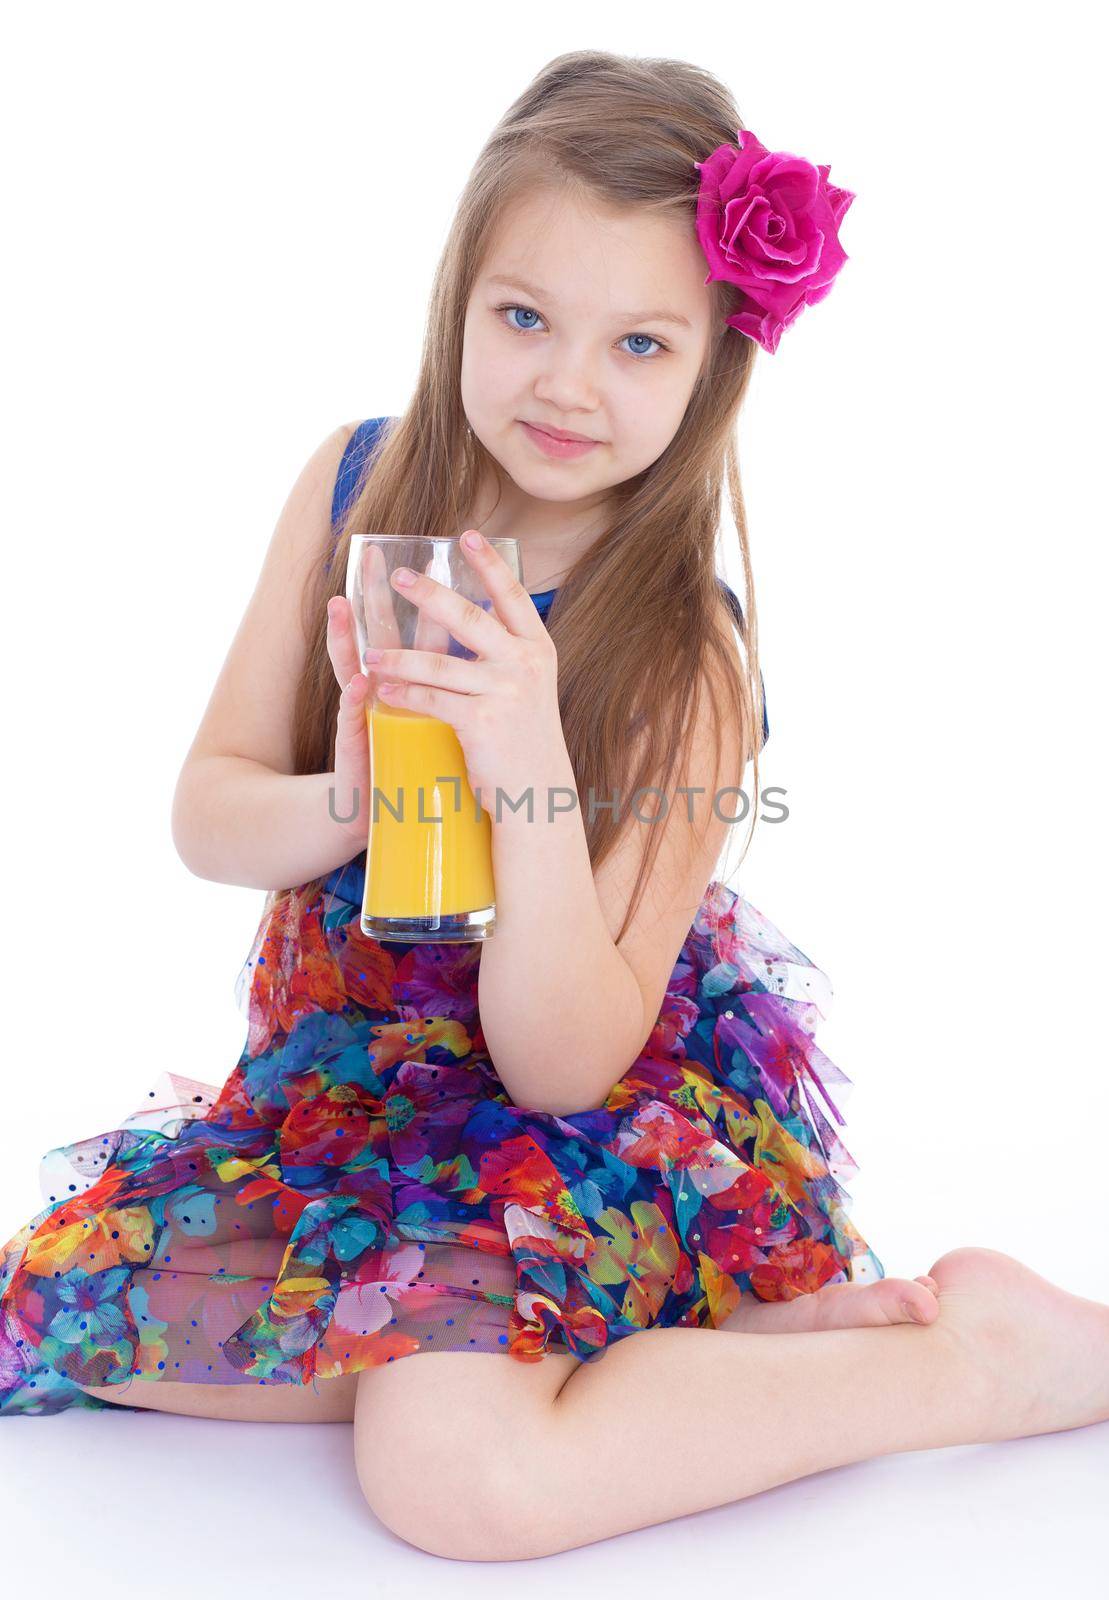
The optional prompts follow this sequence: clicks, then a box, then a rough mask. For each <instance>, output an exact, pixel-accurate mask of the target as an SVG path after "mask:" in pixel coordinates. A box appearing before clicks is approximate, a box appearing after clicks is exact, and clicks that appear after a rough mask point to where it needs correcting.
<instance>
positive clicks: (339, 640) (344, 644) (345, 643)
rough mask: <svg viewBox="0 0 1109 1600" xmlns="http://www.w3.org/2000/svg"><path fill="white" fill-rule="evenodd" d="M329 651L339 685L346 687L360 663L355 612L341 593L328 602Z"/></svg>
mask: <svg viewBox="0 0 1109 1600" xmlns="http://www.w3.org/2000/svg"><path fill="white" fill-rule="evenodd" d="M327 653H328V656H329V657H330V658H331V665H332V668H333V669H334V672H335V677H336V680H337V681H338V683H339V686H340V687H341V688H342V687H345V686H346V685H347V684H348V683H349V682H350V680H351V678H353V677H354V674H355V673H356V672H358V671H360V664H359V660H358V639H357V637H356V635H355V631H354V614H353V612H352V610H351V606H350V601H349V600H347V599H345V598H344V596H343V595H341V594H337V595H333V596H332V598H331V599H330V600H329V601H328V602H327Z"/></svg>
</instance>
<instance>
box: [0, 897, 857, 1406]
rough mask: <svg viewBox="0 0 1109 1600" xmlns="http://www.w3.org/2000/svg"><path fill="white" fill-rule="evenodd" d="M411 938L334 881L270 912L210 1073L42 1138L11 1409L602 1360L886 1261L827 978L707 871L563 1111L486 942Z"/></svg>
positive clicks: (9, 1290)
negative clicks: (625, 1016)
mask: <svg viewBox="0 0 1109 1600" xmlns="http://www.w3.org/2000/svg"><path fill="white" fill-rule="evenodd" d="M401 948H405V947H396V946H392V947H391V946H390V945H389V944H387V943H376V942H375V941H372V940H369V939H367V938H365V936H364V935H363V934H362V933H361V931H360V929H359V925H358V907H357V905H355V904H353V903H351V902H350V901H348V900H345V899H343V898H340V897H339V896H337V895H335V894H329V893H324V894H322V895H320V896H318V897H317V898H316V900H315V901H314V902H313V903H312V904H310V905H309V906H308V907H307V908H306V909H305V911H304V913H303V915H301V916H300V917H295V916H293V914H292V913H291V910H290V907H289V905H288V903H283V904H279V905H278V906H277V907H276V908H275V909H274V911H273V912H271V913H269V914H267V915H266V916H265V917H263V920H262V923H261V925H260V926H259V929H258V933H257V936H256V938H255V941H254V945H253V948H252V950H251V952H250V955H249V957H248V959H247V961H246V964H245V965H244V967H243V969H242V972H241V974H240V977H239V982H238V986H237V994H238V998H239V1002H240V1005H241V1007H242V1010H243V1012H244V1014H245V1017H246V1020H247V1024H248V1036H247V1041H246V1045H245V1048H244V1050H243V1053H242V1056H241V1057H240V1059H239V1061H238V1063H237V1065H236V1066H235V1069H234V1071H233V1072H232V1073H231V1076H230V1077H229V1078H228V1079H227V1081H226V1083H224V1084H223V1086H222V1088H218V1087H217V1086H215V1085H212V1084H209V1083H206V1082H204V1081H203V1080H199V1079H198V1080H193V1079H185V1078H180V1077H173V1076H169V1075H163V1076H162V1078H161V1079H159V1081H158V1083H157V1084H155V1085H154V1087H153V1089H152V1090H151V1091H150V1095H149V1096H148V1103H147V1105H145V1106H144V1107H141V1108H140V1109H139V1110H138V1111H136V1112H135V1113H134V1114H133V1115H132V1116H131V1117H129V1118H127V1119H126V1120H125V1121H124V1122H123V1123H122V1124H121V1125H120V1126H119V1127H118V1128H115V1129H112V1130H110V1131H108V1132H106V1133H101V1134H97V1135H94V1136H92V1137H90V1138H87V1139H83V1140H79V1141H77V1142H75V1143H73V1144H69V1145H63V1146H60V1147H59V1148H58V1149H56V1150H53V1151H51V1152H49V1153H48V1154H47V1155H46V1156H45V1157H44V1158H43V1161H42V1164H41V1169H40V1177H41V1181H42V1188H43V1196H44V1199H45V1200H46V1201H47V1204H46V1206H45V1208H44V1209H43V1210H42V1211H40V1212H39V1214H38V1215H37V1216H36V1217H34V1218H33V1219H32V1220H31V1221H30V1222H29V1223H27V1224H26V1226H25V1227H23V1228H22V1229H20V1230H19V1232H18V1233H17V1234H16V1235H15V1236H14V1238H12V1239H11V1240H10V1241H9V1242H8V1244H7V1246H6V1247H5V1249H4V1253H3V1256H2V1258H0V1313H2V1320H0V1412H19V1411H22V1412H32V1413H35V1412H45V1411H56V1410H60V1409H62V1408H63V1407H64V1406H68V1405H86V1406H100V1405H102V1404H104V1402H103V1401H101V1400H99V1399H97V1398H96V1397H95V1396H90V1395H87V1394H86V1393H85V1391H84V1390H83V1389H82V1388H80V1387H79V1385H81V1384H90V1385H103V1384H110V1385H112V1386H113V1387H115V1386H117V1385H118V1386H120V1396H119V1398H120V1402H121V1403H124V1404H125V1403H126V1386H127V1385H128V1384H129V1383H130V1382H131V1381H132V1380H134V1381H144V1380H145V1381H159V1380H162V1379H169V1380H171V1381H177V1382H193V1383H219V1384H231V1383H244V1382H249V1383H271V1384H272V1383H308V1382H313V1381H315V1380H320V1379H326V1378H330V1377H335V1376H337V1375H339V1374H341V1373H350V1372H357V1371H360V1370H362V1369H364V1368H366V1367H368V1366H371V1365H376V1364H378V1363H381V1362H384V1361H392V1360H396V1359H399V1358H402V1357H404V1356H407V1355H411V1354H417V1353H419V1352H420V1351H424V1350H470V1351H481V1352H500V1353H504V1354H507V1355H510V1356H513V1357H515V1358H516V1359H519V1360H523V1361H534V1360H539V1359H541V1358H542V1356H543V1355H544V1353H546V1352H547V1351H550V1350H558V1351H560V1352H562V1353H565V1352H567V1351H568V1352H570V1353H571V1354H573V1355H574V1356H576V1357H577V1358H578V1359H580V1360H591V1359H597V1358H599V1357H601V1356H603V1355H604V1353H605V1351H606V1350H607V1348H608V1347H609V1346H610V1345H611V1344H612V1343H613V1342H614V1341H615V1340H618V1339H621V1338H624V1337H626V1336H627V1335H629V1334H632V1333H635V1332H638V1331H640V1330H642V1329H644V1328H648V1327H653V1326H689V1327H712V1326H719V1325H720V1324H721V1323H722V1322H723V1321H724V1320H725V1319H726V1318H727V1316H728V1315H729V1314H730V1312H731V1311H732V1310H733V1309H734V1308H735V1307H736V1305H737V1304H738V1303H739V1298H740V1294H741V1291H743V1290H749V1291H750V1292H752V1293H753V1294H755V1295H756V1296H758V1297H759V1298H760V1299H763V1300H786V1299H792V1298H793V1297H795V1296H796V1295H800V1294H808V1293H812V1292H814V1291H816V1290H818V1289H819V1288H821V1287H822V1286H823V1285H824V1284H827V1283H834V1282H843V1281H846V1280H859V1279H873V1278H880V1277H882V1276H883V1275H884V1274H883V1268H882V1265H881V1262H880V1261H879V1260H878V1258H877V1257H876V1256H875V1255H874V1254H873V1252H872V1251H871V1250H870V1249H869V1247H868V1246H867V1244H866V1242H865V1240H864V1239H863V1238H862V1236H861V1234H860V1233H859V1232H858V1231H857V1229H856V1228H855V1226H854V1225H853V1223H852V1221H851V1219H850V1217H849V1214H848V1213H849V1209H850V1201H849V1197H848V1195H847V1192H846V1190H845V1189H844V1187H843V1184H844V1182H845V1180H846V1179H848V1178H849V1177H850V1176H851V1174H852V1173H854V1172H855V1170H856V1167H855V1163H854V1161H853V1160H852V1158H851V1156H850V1155H849V1153H848V1151H847V1149H846V1148H845V1146H844V1144H843V1143H842V1141H841V1139H840V1136H839V1134H838V1132H837V1131H836V1125H837V1124H838V1125H839V1126H842V1125H843V1106H844V1103H845V1099H846V1096H847V1093H848V1091H849V1089H850V1087H851V1084H850V1080H849V1079H848V1078H847V1077H846V1076H845V1075H844V1073H843V1072H842V1071H841V1070H840V1069H839V1068H837V1067H836V1066H834V1065H833V1063H832V1062H830V1061H829V1060H828V1058H827V1057H826V1056H825V1055H824V1054H823V1053H822V1051H821V1050H820V1049H819V1047H818V1046H817V1044H816V1042H815V1037H814V1035H815V1032H816V1028H817V1025H818V1023H819V1021H820V1019H821V1017H822V1015H823V1014H824V1012H825V1011H826V1010H827V1006H828V1002H829V999H830V988H829V985H828V982H827V979H826V978H825V977H824V975H823V974H822V973H821V972H820V971H819V970H818V969H817V968H816V967H814V966H813V965H812V963H811V962H810V961H809V960H808V959H807V958H806V957H805V956H804V955H803V954H802V953H801V951H800V950H798V949H797V948H796V946H794V945H793V944H791V943H790V942H789V941H788V940H787V939H785V938H784V937H783V935H782V934H781V933H779V932H778V930H777V929H776V928H774V927H773V925H772V924H771V923H770V922H769V921H768V920H767V919H766V918H765V917H763V916H762V915H761V913H760V912H758V911H757V910H756V909H755V908H754V907H753V906H752V905H751V904H750V903H749V902H748V901H745V900H743V899H742V898H740V897H739V896H737V895H736V894H735V893H734V892H733V891H732V890H730V889H729V888H727V887H726V886H725V885H723V884H721V883H713V884H711V885H710V886H709V890H708V892H707V894H706V896H705V899H704V901H703V902H702V905H701V908H700V910H699V912H698V914H697V917H696V919H695V921H694V924H693V926H692V927H691V929H690V932H689V935H688V937H687V939H686V941H685V944H684V946H683V948H682V951H681V954H680V957H679V960H678V962H677V964H676V965H675V968H674V972H673V975H672V977H671V981H670V984H669V986H668V989H667V993H666V996H665V1000H664V1003H663V1006H662V1009H661V1011H660V1014H659V1018H658V1022H657V1023H656V1026H655V1028H654V1030H653V1032H652V1034H651V1036H650V1038H649V1040H648V1041H647V1044H646V1046H645V1047H644V1049H643V1051H642V1052H641V1054H640V1055H639V1057H638V1058H637V1059H636V1061H635V1062H633V1063H632V1065H631V1066H630V1067H629V1069H628V1070H627V1072H626V1073H625V1074H624V1076H623V1077H622V1078H621V1079H620V1080H619V1082H618V1083H617V1084H616V1085H615V1087H614V1088H613V1090H612V1092H611V1094H610V1095H609V1097H608V1099H607V1101H606V1102H605V1104H604V1106H603V1107H601V1108H600V1109H598V1110H593V1111H587V1112H583V1113H581V1114H579V1115H575V1116H568V1117H559V1116H555V1115H553V1114H552V1113H549V1112H544V1111H535V1110H530V1109H528V1108H526V1107H520V1106H517V1105H515V1104H513V1103H512V1102H511V1101H510V1100H509V1098H508V1095H507V1092H506V1090H505V1089H504V1086H503V1085H502V1084H501V1082H500V1080H499V1078H498V1077H497V1075H496V1072H495V1070H494V1068H493V1065H492V1062H491V1061H490V1058H489V1055H488V1052H487V1051H486V1050H485V1047H484V1040H483V1038H482V1034H481V1027H480V1020H479V1017H478V1011H477V975H478V965H479V961H480V953H481V946H480V944H465V945H442V946H435V945H420V946H416V947H414V948H407V949H406V953H404V954H402V955H400V958H399V959H397V958H396V956H395V955H394V954H393V953H392V952H394V951H396V952H398V954H399V951H400V949H401ZM543 1026H544V1019H543V1018H542V1017H541V1016H538V1015H537V1016H536V1018H535V1027H536V1029H537V1030H538V1029H541V1028H542V1027H543Z"/></svg>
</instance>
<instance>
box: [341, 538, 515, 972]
mask: <svg viewBox="0 0 1109 1600" xmlns="http://www.w3.org/2000/svg"><path fill="white" fill-rule="evenodd" d="M489 542H490V543H491V544H492V545H493V546H494V548H495V549H496V550H497V552H498V553H499V554H500V556H501V557H502V558H503V559H504V561H505V562H506V563H507V565H508V566H509V568H510V569H511V571H512V572H513V573H514V574H515V575H516V577H517V578H519V576H520V548H519V544H518V542H517V541H516V540H515V539H506V538H500V539H491V540H490V541H489ZM397 567H411V569H412V570H413V572H422V573H425V574H426V575H427V576H428V577H430V578H434V579H435V581H436V582H437V583H441V584H443V585H444V586H445V587H446V588H449V589H454V590H456V591H457V592H458V593H459V594H461V595H463V596H464V597H465V598H466V599H468V600H472V601H474V602H475V603H476V604H477V605H480V606H482V607H483V608H484V609H485V610H487V611H488V610H491V609H492V604H493V602H492V601H491V600H490V598H489V596H488V595H487V594H486V593H485V592H484V587H483V585H482V583H481V580H480V578H479V577H478V576H477V574H476V572H475V571H474V569H473V568H472V567H471V566H470V564H469V562H468V561H467V560H466V557H465V554H464V553H463V551H462V548H461V546H460V544H459V541H458V539H454V538H431V537H425V536H423V535H417V534H412V535H409V534H384V533H371V534H355V535H354V536H352V538H351V541H350V551H349V554H348V558H347V580H346V596H347V599H348V600H349V601H350V604H351V609H352V611H353V613H354V625H355V633H356V636H357V640H358V657H359V660H360V661H361V660H362V658H363V655H364V652H365V651H366V650H368V649H370V648H371V647H374V648H377V649H379V650H396V649H413V650H429V651H433V652H438V653H439V654H441V655H457V656H461V657H463V658H464V659H465V660H467V661H472V660H474V659H475V657H474V652H473V651H472V650H470V649H468V648H467V647H465V646H464V645H462V644H461V643H460V642H459V641H458V640H457V639H455V637H454V636H453V634H451V633H450V632H449V630H448V629H447V628H446V627H445V626H444V625H443V624H442V623H439V622H436V621H434V620H433V619H432V618H431V617H429V616H427V615H426V614H423V613H422V612H421V610H420V607H419V606H417V605H415V604H413V602H412V601H411V600H408V599H406V598H405V597H404V595H402V594H401V593H400V591H399V590H396V589H394V588H393V586H392V583H391V582H390V578H391V575H392V573H393V572H394V571H395V570H396V568H397ZM364 670H365V671H366V672H367V676H368V677H369V680H370V687H371V694H370V698H369V700H368V701H367V702H366V728H367V733H368V735H369V743H370V794H369V796H368V801H369V804H368V806H367V810H368V813H369V820H368V824H367V828H368V832H367V843H366V874H365V881H366V886H365V890H364V892H363V897H362V914H361V919H360V922H361V928H362V932H363V933H365V934H366V935H367V936H368V937H370V938H372V939H401V940H406V941H413V942H421V943H422V942H423V941H425V940H426V941H433V940H444V941H460V940H471V939H488V938H489V936H490V935H491V934H492V932H493V929H494V926H495V922H496V906H495V900H494V892H493V848H492V832H491V824H490V820H489V814H488V812H487V811H485V810H484V808H483V807H482V806H481V805H480V803H479V801H478V799H477V798H476V796H475V795H474V793H473V790H472V789H471V788H470V783H469V779H468V777H467V773H466V761H465V757H464V756H463V754H462V747H461V745H460V744H459V742H458V736H457V735H456V733H455V731H454V729H453V728H452V727H451V725H450V724H449V723H448V722H443V721H441V720H440V719H439V718H438V717H430V716H428V715H427V714H426V713H424V712H420V711H411V710H408V709H407V708H405V707H403V706H388V705H385V704H384V703H383V702H382V701H381V700H380V699H379V698H378V696H377V692H376V688H377V683H378V682H379V681H380V679H381V678H382V677H384V676H387V674H385V673H383V672H381V671H379V670H376V669H374V670H370V669H367V668H364ZM402 681H403V680H402Z"/></svg>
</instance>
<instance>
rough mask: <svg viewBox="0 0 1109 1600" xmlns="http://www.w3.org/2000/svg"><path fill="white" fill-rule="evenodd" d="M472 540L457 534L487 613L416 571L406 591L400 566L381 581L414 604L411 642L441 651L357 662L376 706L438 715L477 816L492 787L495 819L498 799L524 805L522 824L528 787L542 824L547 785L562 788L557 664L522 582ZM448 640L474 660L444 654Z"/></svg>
mask: <svg viewBox="0 0 1109 1600" xmlns="http://www.w3.org/2000/svg"><path fill="white" fill-rule="evenodd" d="M474 537H475V534H474V533H473V532H467V533H466V534H464V535H463V537H462V539H461V541H460V543H461V547H462V549H463V550H464V551H465V553H466V557H467V559H468V560H469V562H470V563H471V564H472V566H473V567H474V568H475V569H476V571H477V572H478V574H479V576H480V578H481V581H482V583H483V584H484V586H485V590H486V593H487V594H488V595H489V597H490V599H491V600H492V602H493V612H488V611H484V610H483V609H482V608H481V606H479V605H477V604H476V603H475V602H474V601H472V600H467V599H466V597H465V596H464V595H461V594H459V593H458V591H457V590H455V589H449V588H447V587H446V586H445V585H443V584H441V583H437V582H436V581H435V579H434V578H430V577H428V576H427V575H426V574H421V573H415V574H413V581H412V583H410V584H408V585H404V584H402V583H401V582H400V581H399V580H400V579H401V577H402V573H403V570H404V569H398V570H397V571H396V572H394V573H392V574H391V575H390V580H389V581H390V584H391V586H392V588H393V590H394V592H395V593H396V594H399V595H403V596H404V598H405V599H406V600H411V601H412V603H413V605H415V606H418V607H419V610H420V620H419V627H418V632H417V636H418V637H421V636H422V637H424V638H429V639H433V640H435V641H436V642H442V644H443V646H444V648H443V650H442V651H438V650H422V649H415V648H412V649H393V650H367V651H366V653H365V657H364V659H365V662H366V666H367V670H368V674H369V676H370V679H371V687H372V688H373V689H375V691H376V693H377V694H378V695H379V697H380V704H382V705H383V706H398V707H402V708H404V709H405V710H409V711H419V712H423V713H425V714H426V715H427V716H431V717H438V718H439V719H440V721H442V722H446V723H449V724H450V726H451V727H452V728H453V729H454V732H455V734H456V735H457V737H458V742H459V744H460V745H461V747H462V753H463V755H464V756H465V759H466V772H467V776H468V778H469V782H470V787H471V789H472V790H473V791H474V793H475V795H477V796H478V798H479V800H480V802H481V806H482V808H483V810H485V811H487V812H489V813H490V815H491V816H493V817H494V819H496V817H497V812H498V806H497V790H498V788H500V790H501V791H502V799H501V803H500V814H501V815H502V816H505V817H510V816H512V815H513V813H512V811H511V809H510V808H509V807H508V806H507V804H506V801H508V800H511V801H512V802H517V801H519V800H520V799H523V800H524V805H523V807H522V808H521V809H520V811H519V813H518V815H520V816H523V817H526V816H527V815H528V805H527V793H526V791H527V790H528V788H529V787H531V788H532V791H533V797H532V807H533V810H534V815H535V817H536V819H541V818H542V817H544V816H545V815H546V808H547V796H546V785H548V784H555V783H565V782H566V781H567V773H568V770H569V766H570V762H569V756H568V753H567V750H566V741H565V738H564V736H563V732H562V717H561V714H560V712H559V707H558V657H557V654H556V651H555V647H554V644H553V642H552V640H551V636H550V634H549V633H548V632H547V629H546V627H545V626H544V624H543V619H542V618H541V617H540V615H539V612H538V611H537V610H536V608H535V602H534V601H533V600H532V598H531V596H530V595H529V594H528V592H527V590H526V589H525V588H524V586H523V584H522V583H520V582H519V580H518V579H517V578H516V577H515V576H514V574H513V573H512V571H511V569H510V568H509V567H508V565H507V563H506V562H505V561H504V560H503V559H502V558H501V557H500V556H499V555H498V554H497V552H496V550H494V549H493V547H492V545H490V544H488V543H487V541H486V540H484V539H482V540H481V544H480V547H479V548H478V549H477V550H472V549H470V548H469V546H468V544H467V540H469V539H471V538H474ZM476 537H480V535H477V536H476ZM448 634H451V635H453V637H454V638H455V639H457V640H458V641H459V643H460V644H462V645H464V646H465V647H466V648H467V649H469V650H472V651H473V652H474V653H475V655H476V656H477V660H475V661H469V660H467V659H466V658H465V657H463V656H455V655H448V654H447V653H446V643H447V639H446V636H447V635H448ZM390 683H392V684H394V685H395V687H393V688H390ZM540 786H543V788H542V792H540ZM425 804H426V802H425Z"/></svg>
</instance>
